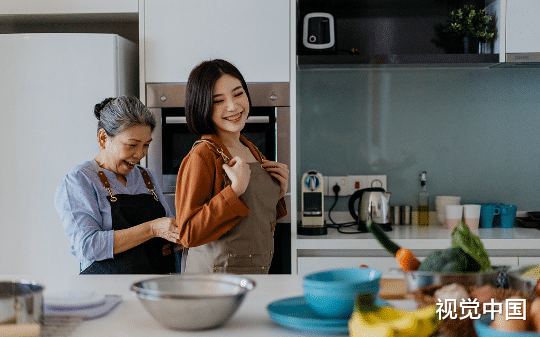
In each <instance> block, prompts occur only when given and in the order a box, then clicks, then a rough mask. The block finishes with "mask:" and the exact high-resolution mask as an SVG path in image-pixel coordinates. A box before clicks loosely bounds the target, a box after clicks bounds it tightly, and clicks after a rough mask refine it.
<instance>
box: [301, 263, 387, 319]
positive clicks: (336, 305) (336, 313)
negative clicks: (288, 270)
mask: <svg viewBox="0 0 540 337" xmlns="http://www.w3.org/2000/svg"><path fill="white" fill-rule="evenodd" d="M380 278H381V271H380V270H377V269H372V268H342V269H330V270H324V271H320V272H316V273H312V274H309V275H306V276H305V277H304V282H303V288H304V296H305V298H306V300H307V302H308V304H309V306H310V307H311V308H312V309H313V310H314V311H315V312H316V313H318V314H319V315H322V316H326V317H334V318H348V317H350V316H351V314H352V312H353V309H354V302H355V299H356V295H357V294H359V293H370V294H373V296H374V297H376V296H377V294H378V293H379V287H380Z"/></svg>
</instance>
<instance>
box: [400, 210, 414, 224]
mask: <svg viewBox="0 0 540 337" xmlns="http://www.w3.org/2000/svg"><path fill="white" fill-rule="evenodd" d="M411 209H412V207H411V206H401V224H402V225H405V226H410V225H411V216H412V211H411Z"/></svg>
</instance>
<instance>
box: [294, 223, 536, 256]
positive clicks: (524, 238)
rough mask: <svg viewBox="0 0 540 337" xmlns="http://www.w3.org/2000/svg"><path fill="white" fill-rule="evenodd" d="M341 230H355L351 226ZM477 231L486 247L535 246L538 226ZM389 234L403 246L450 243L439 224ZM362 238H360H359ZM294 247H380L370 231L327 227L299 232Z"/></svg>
mask: <svg viewBox="0 0 540 337" xmlns="http://www.w3.org/2000/svg"><path fill="white" fill-rule="evenodd" d="M344 230H349V231H354V227H350V228H349V229H347V228H345V229H344ZM473 233H475V234H477V235H478V236H479V237H480V239H481V240H482V243H483V244H484V248H485V249H486V250H497V251H501V250H516V249H519V250H538V247H540V230H538V229H534V228H521V227H515V228H479V229H478V230H477V231H473ZM386 234H387V235H388V237H389V238H390V239H392V240H394V241H395V242H396V243H397V244H398V245H400V246H402V247H408V248H410V249H440V248H445V247H450V246H451V231H450V230H449V229H446V228H444V227H441V226H436V225H433V226H429V227H418V226H392V231H390V232H386ZM359 240H361V241H359ZM296 249H298V250H302V249H306V250H307V249H317V250H320V249H327V250H345V249H356V250H358V249H361V250H382V249H383V248H382V246H381V245H380V244H379V242H378V241H377V240H376V239H375V238H374V237H373V235H372V234H371V233H359V234H342V233H339V232H338V231H337V230H336V229H335V228H328V234H327V235H317V236H306V235H298V236H297V240H296Z"/></svg>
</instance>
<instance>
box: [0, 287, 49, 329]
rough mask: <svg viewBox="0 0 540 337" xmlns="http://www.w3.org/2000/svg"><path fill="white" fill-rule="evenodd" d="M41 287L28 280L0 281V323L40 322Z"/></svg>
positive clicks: (41, 315) (41, 311)
mask: <svg viewBox="0 0 540 337" xmlns="http://www.w3.org/2000/svg"><path fill="white" fill-rule="evenodd" d="M43 289H44V287H43V286H41V285H39V284H36V283H34V282H29V281H0V324H40V323H41V321H42V318H43Z"/></svg>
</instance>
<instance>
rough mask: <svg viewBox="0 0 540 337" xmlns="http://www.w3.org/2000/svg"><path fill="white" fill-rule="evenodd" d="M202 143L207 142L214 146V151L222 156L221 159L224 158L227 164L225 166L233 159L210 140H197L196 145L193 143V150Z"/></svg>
mask: <svg viewBox="0 0 540 337" xmlns="http://www.w3.org/2000/svg"><path fill="white" fill-rule="evenodd" d="M202 142H205V143H208V144H210V145H212V146H213V147H214V149H216V151H217V152H218V153H219V154H220V155H221V158H223V161H224V162H225V164H228V163H229V161H230V160H231V159H230V158H229V157H228V156H227V155H226V154H225V152H223V150H222V149H221V148H219V147H217V145H216V144H214V142H211V141H209V140H208V139H199V140H197V141H196V142H195V143H193V146H192V147H191V148H192V149H193V148H194V147H195V145H197V144H199V143H202Z"/></svg>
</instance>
